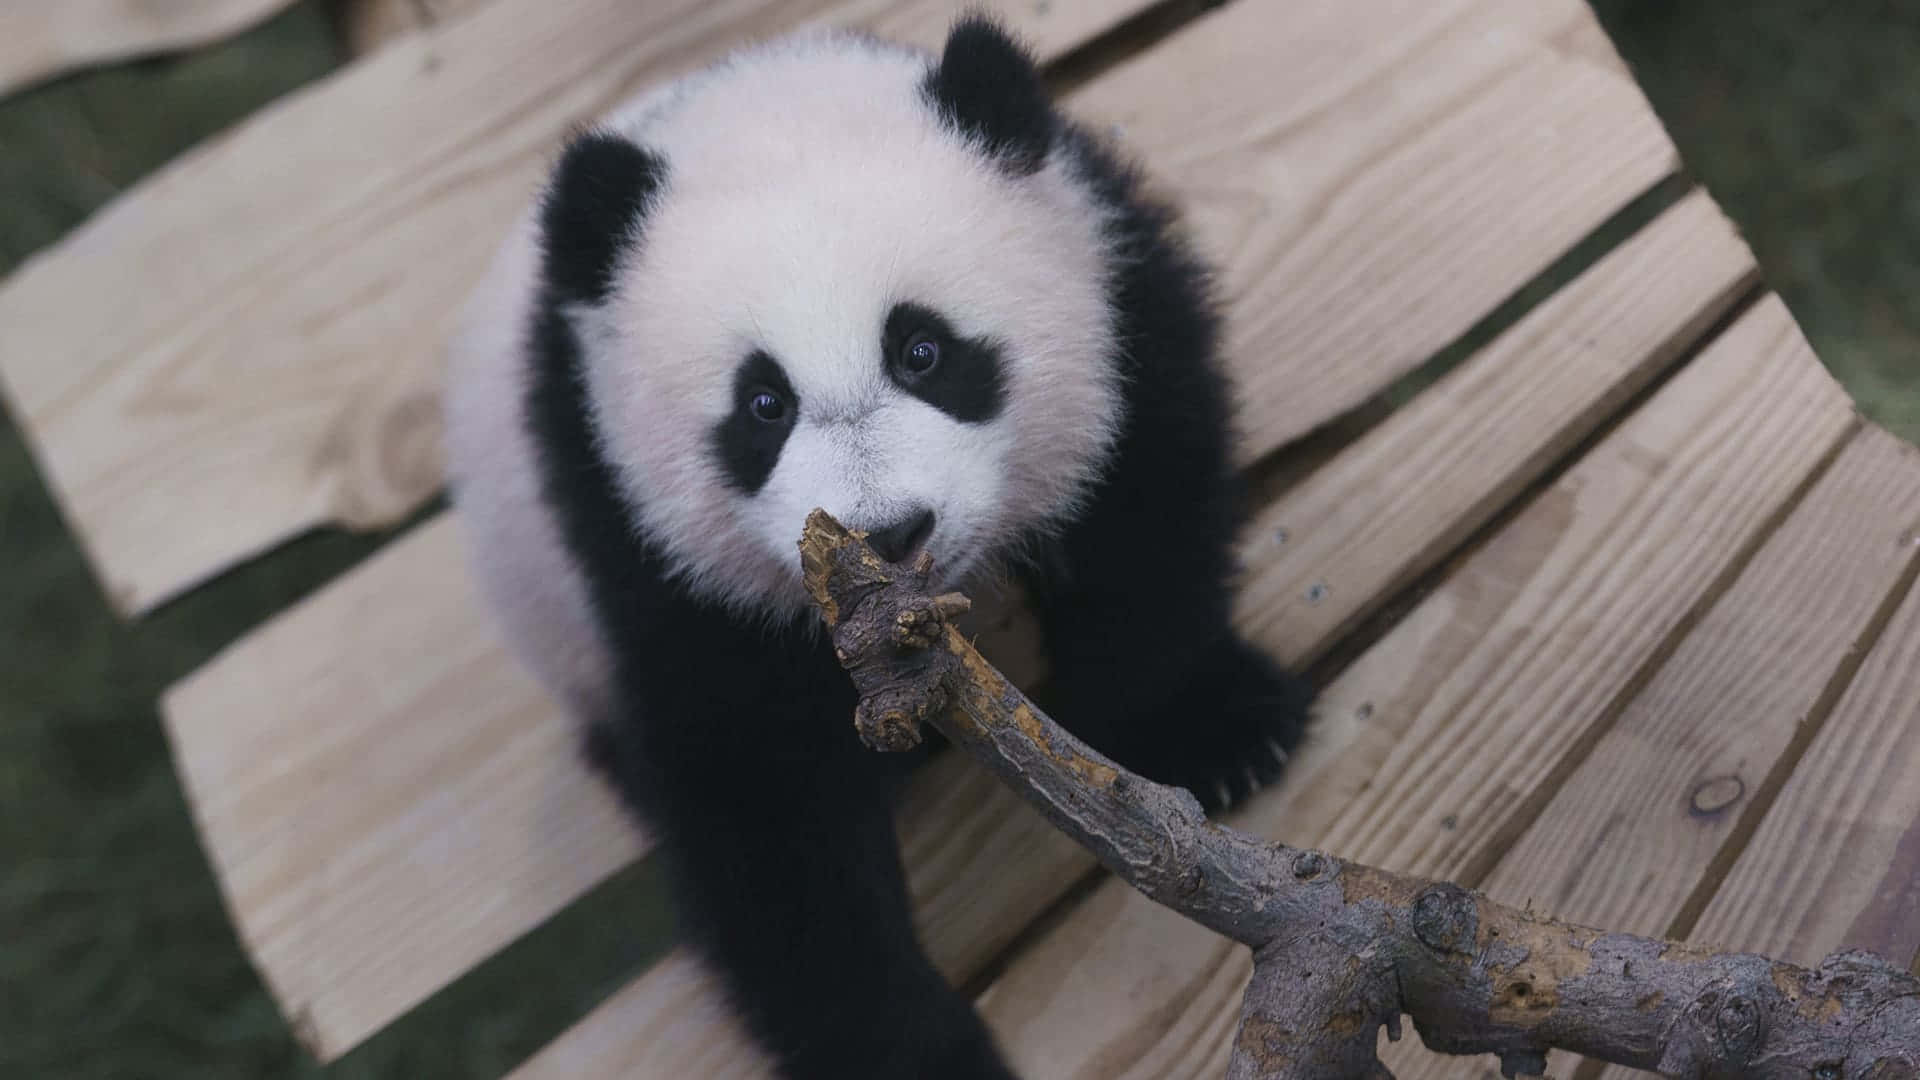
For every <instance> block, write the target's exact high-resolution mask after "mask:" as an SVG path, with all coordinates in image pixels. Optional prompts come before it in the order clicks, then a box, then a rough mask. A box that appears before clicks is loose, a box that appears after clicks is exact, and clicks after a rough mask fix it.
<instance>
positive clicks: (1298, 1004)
mask: <svg viewBox="0 0 1920 1080" xmlns="http://www.w3.org/2000/svg"><path fill="white" fill-rule="evenodd" d="M800 546H801V557H802V565H803V567H804V569H805V573H806V580H807V585H808V589H809V591H810V592H811V593H812V595H813V598H814V600H815V602H816V603H817V604H818V605H819V607H820V610H821V612H822V614H823V615H824V616H825V617H826V620H827V623H828V625H829V626H830V627H831V628H832V632H833V640H834V645H835V648H836V651H837V652H838V655H839V657H840V660H841V662H842V663H843V664H845V665H846V667H847V669H848V671H849V672H850V673H851V674H852V676H853V679H854V682H855V684H856V686H857V687H858V689H859V691H860V695H861V699H860V706H859V710H858V713H857V715H856V717H855V724H856V726H857V727H858V729H859V731H860V734H861V736H862V737H863V738H864V739H865V740H866V741H867V742H868V743H869V745H872V746H874V747H875V748H876V749H904V748H905V747H908V746H911V745H913V744H914V743H917V742H918V741H919V738H920V725H921V724H922V723H928V722H930V723H932V724H933V725H934V726H936V727H938V728H939V729H940V730H941V731H942V732H944V733H945V734H946V735H947V736H948V737H949V738H950V739H952V740H953V741H954V742H955V743H957V744H958V745H960V746H961V747H964V748H965V749H966V751H967V752H969V753H971V754H973V755H974V756H975V757H977V758H979V759H981V760H982V761H985V762H986V763H987V764H988V765H990V766H991V767H992V768H993V769H994V771H995V772H997V773H998V774H999V775H1000V777H1001V778H1002V779H1003V780H1004V781H1006V782H1007V783H1008V784H1010V785H1012V786H1013V787H1014V788H1015V790H1017V791H1019V792H1020V793H1021V794H1022V795H1024V796H1025V797H1026V798H1027V799H1028V800H1029V801H1031V802H1032V803H1033V804H1034V805H1035V806H1037V807H1038V808H1039V809H1040V810H1041V811H1042V812H1043V813H1045V814H1046V815H1047V817H1048V818H1049V819H1050V820H1052V821H1053V823H1054V824H1055V825H1057V826H1058V827H1060V828H1061V829H1062V830H1064V831H1065V832H1066V833H1067V834H1068V835H1070V836H1072V837H1074V838H1075V839H1076V840H1078V841H1079V842H1080V843H1081V844H1083V845H1085V846H1086V847H1087V848H1088V849H1089V850H1091V851H1092V852H1093V853H1094V854H1095V855H1097V856H1098V857H1099V858H1100V861H1101V862H1103V863H1105V864H1106V866H1107V867H1108V868H1109V869H1111V870H1112V871H1113V872H1114V873H1116V874H1118V875H1120V876H1121V877H1122V878H1124V879H1125V880H1126V881H1128V882H1129V883H1130V884H1132V885H1133V886H1134V887H1135V888H1137V889H1139V890H1140V891H1141V892H1143V893H1145V894H1147V895H1148V896H1149V897H1151V898H1153V899H1154V900H1156V901H1158V902H1159V903H1161V904H1164V905H1166V906H1167V907H1170V908H1172V909H1173V910H1175V911H1177V912H1179V913H1181V914H1182V915H1185V916H1187V917H1188V918H1190V919H1193V920H1195V921H1197V922H1199V923H1201V924H1203V925H1205V926H1207V927H1209V928H1211V929H1213V930H1216V931H1218V932H1219V933H1221V934H1225V935H1226V936H1228V937H1230V938H1232V939H1234V940H1235V941H1239V942H1242V943H1244V944H1246V945H1248V946H1250V947H1251V948H1252V949H1253V952H1254V973H1253V978H1252V980H1251V982H1250V983H1249V984H1248V987H1247V993H1246V998H1245V1001H1244V1003H1243V1007H1242V1015H1241V1024H1240V1030H1239V1034H1238V1036H1237V1037H1236V1040H1235V1046H1234V1052H1233V1060H1232V1064H1231V1065H1230V1067H1229V1068H1228V1072H1227V1076H1228V1078H1229V1080H1308V1078H1315V1080H1319V1078H1326V1080H1335V1078H1346V1077H1362V1078H1384V1077H1389V1076H1390V1075H1391V1074H1390V1073H1388V1071H1387V1069H1386V1067H1385V1066H1384V1065H1382V1064H1381V1063H1380V1061H1379V1058H1378V1057H1377V1056H1376V1054H1375V1052H1374V1048H1375V1045H1376V1037H1377V1034H1378V1032H1379V1029H1380V1027H1381V1026H1382V1025H1385V1026H1386V1027H1387V1028H1388V1029H1389V1030H1390V1031H1391V1032H1393V1033H1394V1035H1395V1036H1396V1037H1397V1036H1398V1032H1399V1018H1400V1016H1401V1014H1402V1013H1405V1014H1407V1015H1409V1016H1410V1017H1412V1019H1413V1023H1414V1026H1415V1028H1416V1029H1417V1030H1418V1031H1419V1032H1420V1035H1421V1037H1422V1039H1424V1040H1425V1042H1426V1044H1427V1045H1428V1046H1430V1047H1432V1048H1434V1049H1436V1050H1441V1051H1445V1052H1448V1053H1454V1054H1481V1053H1487V1054H1495V1055H1498V1056H1499V1057H1500V1058H1501V1062H1502V1068H1503V1071H1504V1072H1505V1073H1506V1075H1508V1076H1516V1075H1537V1074H1539V1073H1540V1072H1542V1071H1543V1070H1544V1068H1545V1053H1546V1051H1547V1050H1548V1049H1563V1050H1570V1051H1575V1052H1578V1053H1581V1054H1585V1055H1588V1056H1590V1057H1594V1058H1598V1059H1601V1060H1604V1061H1611V1062H1616V1063H1619V1064H1623V1065H1630V1066H1635V1067H1638V1068H1642V1069H1651V1070H1654V1071H1657V1072H1660V1073H1662V1074H1665V1075H1667V1076H1674V1077H1688V1078H1702V1080H1721V1078H1725V1080H1733V1078H1757V1080H1774V1078H1787V1077H1793V1078H1809V1077H1811V1078H1815V1080H1920V980H1916V979H1915V978H1913V977H1912V976H1910V975H1908V974H1907V973H1906V972H1904V971H1901V970H1898V969H1896V968H1895V967H1893V966H1892V965H1891V964H1889V963H1887V962H1885V961H1883V960H1881V959H1878V958H1876V957H1873V956H1871V955H1868V954H1865V953H1857V952H1849V953H1839V954H1836V955H1834V956H1832V957H1829V958H1828V959H1827V960H1826V962H1825V963H1823V964H1821V965H1820V967H1818V968H1816V969H1812V970H1808V969H1805V968H1800V967H1795V966H1793V965H1791V964H1784V963H1780V962H1777V961H1773V960H1769V959H1767V958H1765V957H1760V956H1751V955H1744V954H1734V953H1715V952H1711V951H1708V950H1704V949H1700V948H1696V947H1694V946H1691V945H1686V944H1682V943H1677V942H1671V941H1660V940H1654V939H1650V938H1643V937H1637V936H1634V935H1631V934H1616V933H1608V932H1605V931H1601V930H1592V929H1588V928H1586V927H1580V926H1574V925H1570V924H1567V923H1563V922H1560V921H1558V920H1554V919H1551V918H1548V917H1545V916H1541V915H1536V914H1533V913H1531V912H1526V911H1520V910H1516V909H1514V908H1511V907H1508V906H1506V905H1503V904H1497V903H1494V902H1493V901H1491V900H1488V899H1487V898H1486V897H1484V896H1481V895H1479V894H1477V893H1473V892H1469V891H1468V890H1466V889H1462V888H1460V887H1459V886H1456V885H1450V884H1446V883H1436V882H1431V881H1425V880H1421V879H1418V878H1414V877H1409V876H1407V875H1404V874H1396V873H1390V872H1387V871H1384V870H1377V869H1374V868H1371V867H1367V866H1361V865H1358V864H1355V863H1350V862H1347V861H1345V860H1343V859H1339V858H1337V857H1335V856H1332V855H1328V854H1325V853H1323V852H1318V851H1310V850H1301V849H1296V848H1291V847H1288V846H1286V845H1284V844H1276V843H1269V842H1266V841H1263V840H1258V839H1255V838H1253V837H1250V836H1248V835H1246V834H1244V833H1241V832H1237V831H1235V830H1233V829H1229V828H1224V827H1222V826H1219V825H1215V824H1212V823H1210V822H1208V821H1207V819H1206V817H1205V815H1204V814H1203V813H1202V812H1201V810H1200V805H1199V803H1198V802H1196V801H1195V800H1194V799H1193V797H1192V796H1191V795H1189V794H1187V793H1186V792H1185V791H1182V790H1179V789H1176V788H1171V787H1167V786H1164V785H1161V784H1156V783H1153V782H1152V781H1149V780H1146V779H1143V778H1141V777H1139V776H1136V775H1134V774H1133V773H1130V772H1128V771H1127V770H1125V769H1123V768H1121V767H1120V766H1119V765H1117V764H1115V763H1114V762H1112V761H1109V760H1108V759H1107V758H1105V757H1103V756H1101V755H1100V754H1099V753H1097V752H1095V751H1094V750H1093V749H1091V748H1090V747H1088V746H1087V745H1085V744H1084V743H1082V742H1080V741H1079V740H1078V739H1076V738H1074V737H1073V736H1072V735H1070V734H1068V733H1067V732H1066V731H1065V730H1063V729H1062V728H1060V727H1059V726H1058V725H1056V724H1055V723H1054V722H1053V721H1052V720H1050V719H1048V718H1047V717H1046V716H1045V715H1044V714H1042V713H1041V712H1040V711H1039V710H1038V709H1037V708H1035V707H1034V705H1033V704H1032V703H1031V702H1030V701H1028V700H1027V699H1026V697H1025V696H1024V695H1022V694H1021V693H1020V691H1019V690H1017V689H1015V688H1014V687H1013V686H1012V685H1010V684H1009V683H1008V682H1007V680H1006V679H1005V678H1003V677H1002V676H1001V675H1000V673H999V672H998V671H996V670H995V669H994V668H993V666H992V665H990V664H988V663H987V662H986V661H985V660H984V659H983V658H981V656H980V655H979V654H978V653H977V652H975V651H974V649H973V647H972V646H971V645H970V644H969V643H968V641H967V640H966V638H965V637H964V636H963V635H962V634H960V633H959V631H957V630H956V629H954V628H953V627H952V626H951V625H949V622H948V619H949V617H950V616H951V615H953V614H955V613H956V612H958V611H962V610H965V608H966V606H967V604H966V600H965V598H964V597H959V596H954V595H947V596H932V595H929V592H928V579H929V571H930V569H931V567H930V566H929V565H927V564H925V563H924V562H923V563H922V564H920V565H918V566H915V567H912V568H907V567H902V566H897V565H893V564H889V563H886V562H883V561H882V560H880V559H879V557H878V556H876V555H875V554H874V553H873V551H872V549H871V548H869V547H868V546H867V545H866V544H865V543H864V542H863V540H862V539H861V538H860V537H858V536H856V535H854V534H851V533H849V532H847V531H846V530H845V529H843V528H842V527H841V526H840V525H839V524H838V523H837V522H835V521H834V520H833V519H832V518H831V517H829V516H827V515H826V514H824V513H822V512H818V511H816V512H815V513H814V514H813V515H812V516H811V517H809V518H808V520H807V526H806V533H805V536H804V537H803V539H802V541H801V545H800Z"/></svg>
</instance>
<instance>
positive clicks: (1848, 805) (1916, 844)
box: [1601, 451, 1920, 1080]
mask: <svg viewBox="0 0 1920 1080" xmlns="http://www.w3.org/2000/svg"><path fill="white" fill-rule="evenodd" d="M1908 453H1909V457H1910V462H1909V465H1908V468H1920V461H1915V460H1911V459H1913V458H1916V457H1920V452H1914V451H1909V452H1908ZM1848 524H1851V523H1848ZM1915 536H1916V534H1915V533H1911V532H1910V533H1907V534H1904V535H1898V534H1896V536H1894V537H1888V536H1887V535H1886V534H1885V530H1884V529H1883V530H1881V539H1882V540H1883V541H1886V540H1891V539H1899V540H1904V542H1905V543H1906V544H1908V545H1913V544H1915V542H1916V541H1915ZM1688 937H1689V938H1690V940H1693V941H1699V942H1706V943H1710V944H1713V945H1717V946H1723V947H1726V948H1735V949H1746V950H1756V951H1764V952H1766V953H1767V954H1769V955H1772V956H1778V957H1780V958H1781V959H1784V960H1787V961H1789V962H1793V961H1798V962H1802V963H1804V962H1806V961H1807V960H1809V959H1816V960H1817V959H1818V958H1820V957H1822V956H1825V955H1826V954H1827V953H1829V952H1832V951H1833V950H1835V949H1838V948H1842V947H1853V948H1861V949H1866V950H1868V951H1871V952H1877V953H1880V954H1881V955H1883V956H1886V957H1889V958H1890V959H1892V960H1893V961H1894V962H1895V963H1896V965H1898V966H1901V967H1905V966H1907V965H1908V964H1909V963H1911V962H1912V960H1913V957H1914V954H1915V953H1916V952H1920V588H1916V589H1912V590H1910V591H1909V592H1908V594H1907V596H1906V598H1905V602H1904V603H1903V604H1902V605H1901V607H1900V608H1899V610H1898V611H1897V613H1896V614H1895V615H1894V618H1893V620H1892V622H1891V623H1889V624H1888V626H1887V628H1886V631H1885V632H1884V633H1883V634H1882V635H1881V636H1880V639H1879V641H1878V642H1877V643H1876V644H1875V645H1874V646H1873V651H1872V652H1871V653H1869V654H1868V656H1867V658H1866V662H1865V664H1864V665H1862V667H1861V669H1860V672H1859V675H1858V676H1857V677H1856V678H1855V679H1854V681H1853V683H1852V685H1851V686H1849V687H1848V689H1847V692H1846V695H1845V697H1843V698H1842V699H1841V701H1840V704H1839V706H1838V707H1837V708H1836V709H1835V710H1834V713H1833V715H1832V716H1831V717H1830V718H1829V719H1828V721H1827V723H1826V725H1825V726H1824V727H1823V728H1822V729H1821V731H1820V734H1819V736H1818V737H1817V738H1816V739H1815V740H1814V742H1813V745H1812V746H1810V747H1809V748H1808V750H1807V754H1806V757H1805V758H1803V759H1802V760H1801V762H1800V764H1799V766H1798V767H1797V768H1796V769H1794V771H1793V774H1792V776H1791V777H1789V778H1788V780H1787V783H1786V786H1785V787H1784V788H1783V789H1782V790H1781V792H1780V798H1779V800H1778V801H1777V802H1775V803H1774V805H1773V808H1772V809H1771V810H1769V811H1768V812H1767V816H1766V818H1765V820H1763V821H1762V822H1761V825H1760V829H1759V831H1758V832H1757V833H1755V834H1754V837H1753V841H1752V842H1751V843H1749V844H1748V845H1747V848H1746V851H1745V852H1744V853H1743V854H1742V855H1741V857H1740V859H1739V861H1738V862H1737V863H1735V864H1734V866H1733V870H1732V872H1731V873H1729V874H1728V875H1727V877H1726V879H1725V880H1724V881H1722V882H1721V884H1720V887H1719V889H1718V890H1717V891H1716V892H1715V893H1714V896H1713V899H1712V901H1711V902H1710V903H1709V904H1708V905H1707V907H1706V910H1705V912H1704V913H1703V914H1702V915H1701V918H1700V921H1699V922H1698V924H1696V925H1695V926H1694V928H1693V931H1692V933H1691V934H1689V935H1688ZM1601 1075H1602V1076H1603V1077H1605V1078H1606V1080H1628V1078H1631V1077H1637V1076H1642V1075H1644V1074H1642V1073H1638V1072H1635V1071H1633V1070H1629V1069H1621V1068H1612V1067H1610V1068H1608V1069H1607V1070H1606V1071H1605V1072H1604V1073H1602V1074H1601Z"/></svg>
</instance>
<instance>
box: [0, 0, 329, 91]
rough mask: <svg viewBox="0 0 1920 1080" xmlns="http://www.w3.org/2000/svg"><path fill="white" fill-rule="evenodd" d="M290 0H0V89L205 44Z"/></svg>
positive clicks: (15, 88) (274, 10) (240, 27)
mask: <svg viewBox="0 0 1920 1080" xmlns="http://www.w3.org/2000/svg"><path fill="white" fill-rule="evenodd" d="M290 2H291V0H166V2H164V3H154V2H153V0H40V2H30V0H13V2H11V3H8V4H6V5H4V6H0V94H6V93H10V92H12V91H14V90H17V89H19V88H21V87H23V86H26V85H28V84H30V83H34V82H38V81H39V80H41V79H44V78H47V77H48V76H51V75H56V74H59V73H60V72H63V71H67V70H69V69H71V68H76V67H80V66H83V65H86V64H99V63H104V62H106V61H110V60H124V59H127V58H129V57H134V56H144V55H147V54H150V53H157V52H165V51H167V50H170V49H184V48H190V47H192V46H195V45H205V44H207V43H209V42H212V41H217V40H219V39H220V38H223V37H226V36H227V35H229V34H235V33H238V32H240V31H241V30H244V29H246V28H247V27H249V26H252V25H253V24H255V23H257V22H259V21H260V20H262V19H265V18H266V17H267V16H269V15H271V14H273V13H274V12H276V11H278V10H280V9H281V8H283V7H286V6H287V5H288V4H289V3H290Z"/></svg>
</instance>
